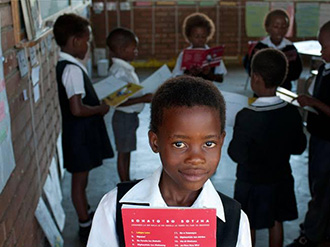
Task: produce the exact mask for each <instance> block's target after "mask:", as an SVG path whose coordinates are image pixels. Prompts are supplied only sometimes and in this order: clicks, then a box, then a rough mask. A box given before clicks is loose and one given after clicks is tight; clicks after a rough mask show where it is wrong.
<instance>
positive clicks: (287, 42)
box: [261, 36, 292, 49]
mask: <svg viewBox="0 0 330 247" xmlns="http://www.w3.org/2000/svg"><path fill="white" fill-rule="evenodd" d="M261 43H263V44H265V45H267V46H268V47H270V48H275V49H283V48H284V47H286V46H287V45H292V42H291V41H290V40H288V39H286V38H283V39H282V41H281V43H280V44H279V45H275V44H273V42H272V41H271V40H270V36H267V37H266V38H264V39H263V40H261Z"/></svg>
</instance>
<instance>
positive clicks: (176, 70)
mask: <svg viewBox="0 0 330 247" xmlns="http://www.w3.org/2000/svg"><path fill="white" fill-rule="evenodd" d="M204 48H205V49H209V48H210V47H209V46H208V45H205V47H204ZM186 49H193V47H192V46H189V47H188V48H186ZM182 56H183V51H181V52H180V54H179V56H178V58H177V60H176V64H175V67H174V69H173V71H172V77H176V76H180V75H183V74H184V72H185V71H184V70H182V69H181V64H182ZM211 71H212V72H213V73H214V74H216V75H218V74H220V75H226V74H227V69H226V66H225V63H224V62H223V60H222V59H221V62H220V64H219V65H218V66H216V67H213V68H211ZM198 77H202V78H204V77H205V75H204V74H202V73H201V74H200V75H198ZM204 79H207V78H204Z"/></svg>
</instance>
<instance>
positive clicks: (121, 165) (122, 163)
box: [117, 152, 131, 182]
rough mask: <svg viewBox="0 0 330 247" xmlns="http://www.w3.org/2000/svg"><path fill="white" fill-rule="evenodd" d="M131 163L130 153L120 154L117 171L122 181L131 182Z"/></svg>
mask: <svg viewBox="0 0 330 247" xmlns="http://www.w3.org/2000/svg"><path fill="white" fill-rule="evenodd" d="M130 162H131V153H130V152H118V159H117V169H118V174H119V178H120V181H122V182H123V181H130V177H129V167H130Z"/></svg>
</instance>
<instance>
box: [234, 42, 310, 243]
mask: <svg viewBox="0 0 330 247" xmlns="http://www.w3.org/2000/svg"><path fill="white" fill-rule="evenodd" d="M286 74H287V59H286V57H285V55H284V54H283V53H282V52H281V51H278V50H276V49H272V48H267V49H263V50H261V51H259V52H257V53H256V54H255V56H254V57H253V60H252V66H251V87H252V90H253V91H254V92H255V93H256V94H257V96H258V97H259V98H258V99H257V100H256V101H255V102H254V103H253V104H252V105H251V106H250V107H249V108H244V109H243V110H241V111H240V112H239V113H238V114H237V116H236V120H235V126H234V133H233V139H232V140H231V142H230V144H229V148H228V154H229V156H230V157H231V158H232V159H233V160H234V161H235V162H237V163H238V165H237V173H236V176H237V180H236V184H235V193H234V198H235V199H236V200H237V201H238V202H240V203H241V205H242V209H243V210H244V212H245V213H246V214H247V215H248V218H249V221H250V227H251V235H252V244H253V246H255V232H256V230H258V229H264V228H268V229H269V246H270V247H275V246H276V247H280V246H283V225H282V223H283V221H287V220H294V219H296V218H297V217H298V212H297V205H296V198H295V193H294V180H293V176H292V174H291V167H290V163H289V160H290V155H291V154H300V153H302V152H303V151H304V150H305V148H306V137H305V134H304V133H303V125H302V119H301V116H300V114H299V112H298V109H297V108H296V107H295V106H293V105H290V104H288V103H287V102H285V101H283V100H281V99H280V98H279V97H277V96H276V88H277V87H278V86H280V85H281V83H282V82H283V81H284V80H285V76H286Z"/></svg>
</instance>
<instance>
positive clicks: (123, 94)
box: [93, 65, 172, 107]
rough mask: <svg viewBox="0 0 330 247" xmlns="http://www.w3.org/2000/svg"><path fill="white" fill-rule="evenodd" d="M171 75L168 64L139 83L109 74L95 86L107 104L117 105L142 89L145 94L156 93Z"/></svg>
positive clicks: (101, 98)
mask: <svg viewBox="0 0 330 247" xmlns="http://www.w3.org/2000/svg"><path fill="white" fill-rule="evenodd" d="M171 76H172V74H171V71H170V70H169V68H168V67H167V65H163V66H162V67H161V68H159V69H158V70H157V71H155V72H154V73H153V74H152V75H151V76H149V77H148V78H147V79H145V80H144V81H143V82H142V83H141V84H139V85H138V84H134V83H130V82H125V81H122V80H119V79H117V78H116V77H114V76H108V77H107V78H105V79H103V80H101V81H99V82H97V83H95V84H94V85H93V86H94V89H95V92H96V94H97V96H98V98H99V99H100V100H104V101H105V103H106V104H108V105H110V106H113V107H116V106H118V105H120V104H122V103H124V102H125V101H126V100H128V98H130V97H132V96H134V95H135V94H136V93H137V92H140V91H141V90H142V89H143V93H144V94H147V93H154V92H155V91H156V90H157V88H158V87H159V86H160V85H161V84H163V83H164V82H165V81H166V80H167V79H168V78H170V77H171Z"/></svg>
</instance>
